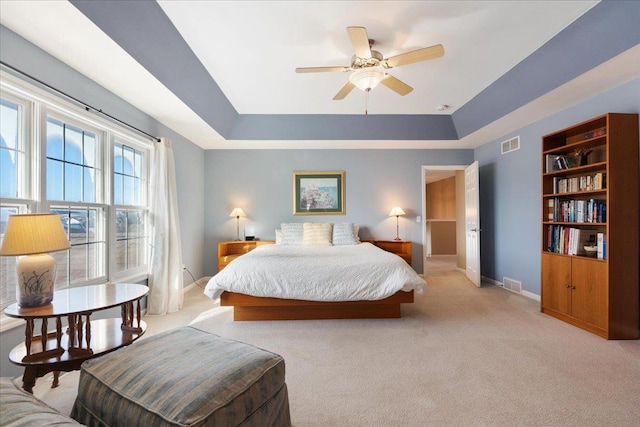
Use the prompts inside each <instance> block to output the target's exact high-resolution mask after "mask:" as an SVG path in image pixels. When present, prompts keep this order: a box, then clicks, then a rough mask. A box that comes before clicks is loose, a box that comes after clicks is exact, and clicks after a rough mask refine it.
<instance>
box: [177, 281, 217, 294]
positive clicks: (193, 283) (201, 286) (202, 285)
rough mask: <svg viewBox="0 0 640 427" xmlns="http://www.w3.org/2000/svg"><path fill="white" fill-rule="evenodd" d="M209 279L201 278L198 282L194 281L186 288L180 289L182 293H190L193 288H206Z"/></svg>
mask: <svg viewBox="0 0 640 427" xmlns="http://www.w3.org/2000/svg"><path fill="white" fill-rule="evenodd" d="M209 279H211V277H201V278H199V279H198V280H196V281H195V282H191V283H189V284H188V285H187V286H185V287H184V288H182V292H183V293H184V292H187V291H190V290H191V289H193V288H195V287H196V286H198V287H200V288H204V287H205V286H206V284H207V282H208V281H209Z"/></svg>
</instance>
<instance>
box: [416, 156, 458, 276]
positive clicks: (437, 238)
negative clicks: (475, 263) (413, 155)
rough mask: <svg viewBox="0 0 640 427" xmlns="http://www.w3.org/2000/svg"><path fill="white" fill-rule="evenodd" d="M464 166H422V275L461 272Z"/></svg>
mask: <svg viewBox="0 0 640 427" xmlns="http://www.w3.org/2000/svg"><path fill="white" fill-rule="evenodd" d="M464 169H465V166H423V167H422V176H423V187H422V192H423V204H422V210H423V218H424V221H423V227H422V234H423V239H422V240H423V242H424V244H423V248H424V253H423V256H424V258H423V260H424V266H425V273H426V271H427V270H428V271H429V272H430V273H434V272H445V271H451V270H458V271H461V272H464V271H465V268H466V257H465V241H464Z"/></svg>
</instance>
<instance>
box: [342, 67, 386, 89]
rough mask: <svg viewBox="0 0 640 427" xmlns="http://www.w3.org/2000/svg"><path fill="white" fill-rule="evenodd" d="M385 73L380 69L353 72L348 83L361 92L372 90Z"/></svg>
mask: <svg viewBox="0 0 640 427" xmlns="http://www.w3.org/2000/svg"><path fill="white" fill-rule="evenodd" d="M384 75H385V71H384V68H382V67H367V68H360V69H359V70H355V71H354V72H353V73H351V75H350V76H349V81H350V82H351V83H353V84H354V85H355V86H356V87H357V88H358V89H360V90H361V91H363V92H367V91H370V90H371V89H374V88H375V87H376V86H378V84H380V82H381V81H382V79H383V78H384Z"/></svg>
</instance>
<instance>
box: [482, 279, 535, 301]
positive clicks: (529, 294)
mask: <svg viewBox="0 0 640 427" xmlns="http://www.w3.org/2000/svg"><path fill="white" fill-rule="evenodd" d="M482 282H483V283H487V284H489V285H493V286H497V287H499V288H502V289H504V290H505V291H507V292H510V293H512V294H515V295H522V296H523V297H525V298H529V299H532V300H534V301H538V302H540V295H538V294H534V293H533V292H529V291H525V290H524V289H523V290H522V293H521V294H518V293H516V292H511V291H510V290H508V289H505V287H504V284H503V283H502V282H499V281H497V280H494V279H491V278H489V277H485V276H482Z"/></svg>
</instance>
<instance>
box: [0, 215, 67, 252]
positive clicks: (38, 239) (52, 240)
mask: <svg viewBox="0 0 640 427" xmlns="http://www.w3.org/2000/svg"><path fill="white" fill-rule="evenodd" d="M65 249H69V239H67V233H65V231H64V228H63V227H62V222H61V221H60V216H59V215H58V214H55V213H44V214H22V215H11V216H9V221H8V222H7V228H6V230H5V233H4V238H3V239H2V247H0V255H4V256H18V255H32V254H43V253H46V252H56V251H62V250H65Z"/></svg>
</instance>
